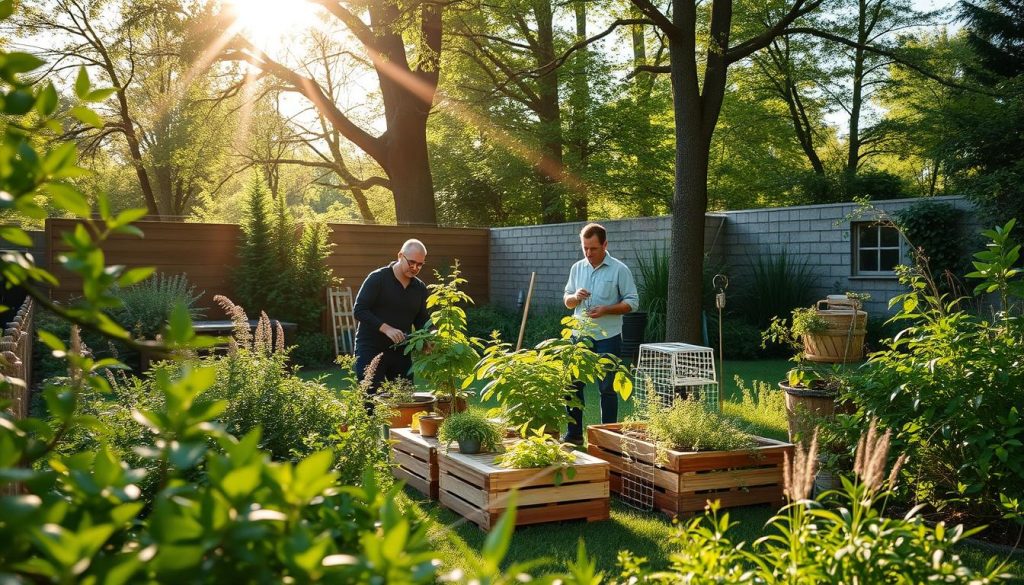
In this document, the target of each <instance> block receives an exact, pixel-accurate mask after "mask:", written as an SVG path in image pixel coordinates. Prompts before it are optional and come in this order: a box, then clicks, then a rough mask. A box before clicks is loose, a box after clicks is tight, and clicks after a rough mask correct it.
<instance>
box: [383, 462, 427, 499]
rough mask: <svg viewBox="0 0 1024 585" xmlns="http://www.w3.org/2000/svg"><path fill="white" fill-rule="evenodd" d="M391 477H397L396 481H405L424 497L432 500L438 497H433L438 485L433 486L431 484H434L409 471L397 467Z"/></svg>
mask: <svg viewBox="0 0 1024 585" xmlns="http://www.w3.org/2000/svg"><path fill="white" fill-rule="evenodd" d="M391 475H393V476H395V479H397V480H400V481H404V482H405V483H406V484H407V485H409V486H410V487H412V488H414V489H416V491H418V492H420V493H422V494H424V495H427V496H429V497H432V498H436V497H437V495H436V493H435V494H434V495H431V492H432V491H434V489H435V488H436V487H437V486H436V485H431V483H434V482H430V481H427V480H426V479H423V478H422V477H420V476H418V475H415V474H412V473H409V470H407V469H403V468H401V467H395V468H393V469H392V470H391Z"/></svg>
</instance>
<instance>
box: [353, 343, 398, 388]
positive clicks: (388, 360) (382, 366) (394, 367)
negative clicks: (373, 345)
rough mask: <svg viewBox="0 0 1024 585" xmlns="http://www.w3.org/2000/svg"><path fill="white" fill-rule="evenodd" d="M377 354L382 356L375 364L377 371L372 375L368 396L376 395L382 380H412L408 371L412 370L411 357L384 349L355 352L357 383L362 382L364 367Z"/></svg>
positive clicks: (364, 372)
mask: <svg viewBox="0 0 1024 585" xmlns="http://www.w3.org/2000/svg"><path fill="white" fill-rule="evenodd" d="M378 353H381V354H383V355H382V356H381V358H380V363H379V364H377V370H376V371H375V372H374V373H373V382H372V383H371V384H370V390H369V393H370V394H376V393H377V388H378V387H379V386H380V385H381V382H383V381H384V380H394V379H397V378H406V379H408V380H412V375H410V374H409V370H410V369H412V356H408V355H405V354H403V353H402V352H401V351H395V350H393V349H385V350H384V351H382V352H380V351H376V350H369V351H357V352H356V366H355V367H356V377H357V378H358V379H359V381H362V380H363V377H364V376H365V375H366V367H367V366H369V365H370V362H372V361H373V358H375V357H377V354H378Z"/></svg>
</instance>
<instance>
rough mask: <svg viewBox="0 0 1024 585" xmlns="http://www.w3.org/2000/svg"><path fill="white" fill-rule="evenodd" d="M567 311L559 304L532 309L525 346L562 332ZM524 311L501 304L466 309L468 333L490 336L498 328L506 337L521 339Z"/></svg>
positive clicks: (482, 336) (477, 335)
mask: <svg viewBox="0 0 1024 585" xmlns="http://www.w3.org/2000/svg"><path fill="white" fill-rule="evenodd" d="M566 313H567V310H565V309H560V308H558V307H537V306H533V307H531V308H530V315H529V318H528V319H527V321H526V333H525V334H524V335H523V347H533V346H535V345H537V344H538V343H540V342H541V341H544V340H545V339H553V338H555V337H558V336H559V335H560V334H561V331H562V323H561V321H562V318H563V317H565V315H566ZM522 318H523V316H522V313H519V312H516V311H514V310H510V309H506V308H504V307H501V306H498V305H483V306H480V307H467V308H466V334H467V335H468V336H469V337H476V338H479V339H490V337H491V332H493V331H497V332H498V333H500V334H501V338H502V339H518V338H519V326H520V323H521V322H522Z"/></svg>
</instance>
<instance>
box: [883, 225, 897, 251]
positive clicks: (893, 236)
mask: <svg viewBox="0 0 1024 585" xmlns="http://www.w3.org/2000/svg"><path fill="white" fill-rule="evenodd" d="M878 229H879V231H880V232H881V234H882V246H884V247H889V248H895V247H897V246H899V245H900V233H899V232H898V231H896V228H893V227H879V228H878Z"/></svg>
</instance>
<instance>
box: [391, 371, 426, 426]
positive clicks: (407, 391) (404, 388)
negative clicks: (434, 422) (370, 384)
mask: <svg viewBox="0 0 1024 585" xmlns="http://www.w3.org/2000/svg"><path fill="white" fill-rule="evenodd" d="M376 398H377V400H378V401H380V402H382V403H383V404H385V405H387V407H388V408H390V409H391V410H392V411H393V413H394V414H392V416H391V423H390V426H391V427H392V428H400V427H408V426H410V425H411V424H412V417H413V415H414V414H415V413H417V412H430V410H431V409H433V407H434V404H435V403H436V402H437V400H436V399H435V398H434V396H433V395H431V394H430V393H429V392H416V386H415V385H413V383H412V380H409V379H408V378H395V379H393V380H385V381H384V382H382V383H381V385H380V387H379V388H378V390H377V396H376Z"/></svg>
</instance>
